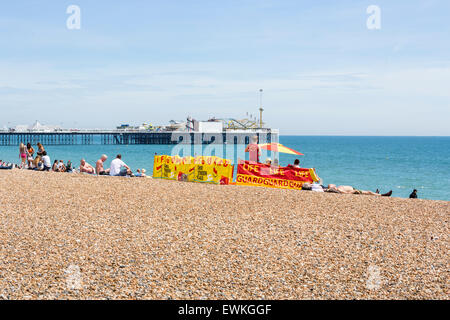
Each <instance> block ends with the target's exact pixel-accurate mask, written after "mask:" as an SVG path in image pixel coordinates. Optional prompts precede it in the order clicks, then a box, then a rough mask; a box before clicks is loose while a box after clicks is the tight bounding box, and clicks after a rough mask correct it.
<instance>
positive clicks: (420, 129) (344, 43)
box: [0, 0, 450, 136]
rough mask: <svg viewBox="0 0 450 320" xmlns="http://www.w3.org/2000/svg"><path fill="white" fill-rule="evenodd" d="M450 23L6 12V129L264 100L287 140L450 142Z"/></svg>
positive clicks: (314, 10)
mask: <svg viewBox="0 0 450 320" xmlns="http://www.w3.org/2000/svg"><path fill="white" fill-rule="evenodd" d="M70 5H77V6H78V7H79V8H80V12H81V15H80V22H81V23H80V29H68V28H67V23H66V22H67V20H68V18H69V17H70V16H71V14H68V13H67V12H66V11H67V8H68V7H69V6H70ZM370 5H376V6H378V7H379V8H380V23H381V24H380V26H381V28H380V29H375V30H373V29H369V28H368V27H367V20H368V18H369V17H370V16H371V14H368V13H367V8H368V7H369V6H370ZM449 17H450V2H449V1H448V0H422V1H418V0H396V1H392V0H370V1H358V0H351V1H350V0H340V1H335V0H315V1H312V0H311V1H300V0H292V1H291V0H273V1H272V0H239V1H234V0H228V1H215V0H183V1H175V0H172V1H149V0H142V1H141V0H128V1H104V0H96V1H92V0H71V1H62V0H53V1H50V0H36V1H35V0H26V1H25V0H16V1H2V2H1V3H0V109H1V110H2V111H1V115H0V127H3V126H7V127H12V126H15V125H18V124H32V123H33V122H34V121H36V120H39V121H40V122H41V123H44V124H53V125H61V126H63V127H65V128H75V127H77V128H113V127H115V126H117V125H120V124H123V123H128V124H132V125H139V124H141V123H143V122H146V123H152V124H154V125H164V124H167V123H168V121H169V120H172V119H173V120H185V119H186V117H187V116H188V115H190V116H192V117H194V118H196V119H199V120H206V119H208V118H209V117H213V116H215V117H216V118H235V119H242V118H245V117H246V113H247V112H248V113H249V114H252V115H254V116H256V115H257V114H258V108H259V103H260V101H259V89H263V90H264V91H263V98H262V103H263V107H264V109H265V111H264V116H263V118H264V121H265V122H266V124H267V126H269V127H272V128H278V129H280V133H281V134H285V135H287V134H290V135H377V136H378V135H431V136H435V135H441V136H443V135H444V136H448V135H450V125H449V123H450V90H449V88H450V85H449V84H450V18H449Z"/></svg>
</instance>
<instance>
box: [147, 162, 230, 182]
mask: <svg viewBox="0 0 450 320" xmlns="http://www.w3.org/2000/svg"><path fill="white" fill-rule="evenodd" d="M153 177H154V178H162V179H168V180H178V181H193V182H203V183H214V184H229V183H230V182H232V180H233V166H232V165H231V161H230V160H227V159H222V158H219V157H214V156H207V157H206V156H205V157H203V156H199V157H195V158H193V157H184V158H181V157H179V156H173V157H171V156H155V159H154V165H153Z"/></svg>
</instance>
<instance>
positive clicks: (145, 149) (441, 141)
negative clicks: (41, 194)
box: [0, 136, 450, 201]
mask: <svg viewBox="0 0 450 320" xmlns="http://www.w3.org/2000/svg"><path fill="white" fill-rule="evenodd" d="M280 143H282V144H283V145H285V146H287V147H290V148H292V149H294V150H297V151H299V152H301V153H303V154H304V155H303V156H295V155H290V154H282V153H280V154H278V155H277V154H274V153H271V152H264V153H263V157H262V160H264V159H265V158H266V157H270V158H272V159H274V158H276V157H277V156H278V157H279V161H280V165H282V166H285V165H288V164H292V163H293V162H294V160H295V159H296V158H298V159H299V160H300V162H301V167H303V168H315V169H316V172H317V174H318V175H319V176H320V178H322V180H323V183H324V184H325V185H327V184H330V183H333V184H336V185H350V186H353V187H355V188H357V189H360V190H371V191H375V190H376V189H379V190H380V191H381V192H382V193H384V192H388V191H390V190H392V191H393V196H394V197H401V198H407V197H408V196H409V194H410V193H411V192H412V190H413V189H417V190H418V196H419V198H421V199H433V200H445V201H450V137H356V136H351V137H350V136H280ZM45 148H46V150H47V152H48V153H49V155H50V157H51V160H52V162H53V160H56V159H58V160H61V159H62V160H64V162H67V160H71V161H72V162H73V163H74V164H76V165H77V166H79V161H80V159H81V158H84V159H86V161H87V162H89V163H91V164H92V165H95V161H96V160H97V159H98V158H99V157H100V156H101V155H102V154H106V155H108V156H109V159H108V161H107V163H106V166H108V165H109V162H110V161H111V160H112V159H114V157H115V156H116V155H117V154H119V153H120V154H122V160H124V161H125V162H126V163H127V164H128V165H129V166H130V167H131V168H132V169H133V170H136V169H138V168H139V169H142V168H145V169H146V170H147V174H149V175H151V173H152V168H153V157H154V155H155V153H156V154H172V155H173V154H179V155H181V156H184V155H192V156H195V155H200V154H204V155H216V156H221V157H224V158H227V159H231V160H232V161H233V162H234V163H236V162H237V160H238V158H239V159H243V158H245V157H246V156H247V157H248V155H246V154H245V152H244V148H245V146H243V145H215V146H194V147H186V148H185V147H183V146H173V145H101V144H99V142H98V144H93V145H68V146H45ZM35 149H36V150H37V147H36V146H35ZM0 159H1V160H3V161H7V162H14V163H18V162H20V160H19V151H18V147H10V146H7V147H6V146H0Z"/></svg>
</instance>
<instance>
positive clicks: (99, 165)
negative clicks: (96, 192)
mask: <svg viewBox="0 0 450 320" xmlns="http://www.w3.org/2000/svg"><path fill="white" fill-rule="evenodd" d="M106 160H108V156H107V155H106V154H104V155H102V156H101V158H100V159H98V160H97V163H96V164H95V170H96V172H97V174H98V175H99V176H108V175H109V169H106V170H105V168H104V163H105V161H106Z"/></svg>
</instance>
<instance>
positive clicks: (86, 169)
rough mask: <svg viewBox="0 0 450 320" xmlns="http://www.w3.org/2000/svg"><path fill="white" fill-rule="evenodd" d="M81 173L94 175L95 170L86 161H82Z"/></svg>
mask: <svg viewBox="0 0 450 320" xmlns="http://www.w3.org/2000/svg"><path fill="white" fill-rule="evenodd" d="M80 172H84V173H89V174H94V173H95V169H94V167H93V166H91V165H90V164H89V163H87V162H86V160H84V159H81V161H80Z"/></svg>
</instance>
